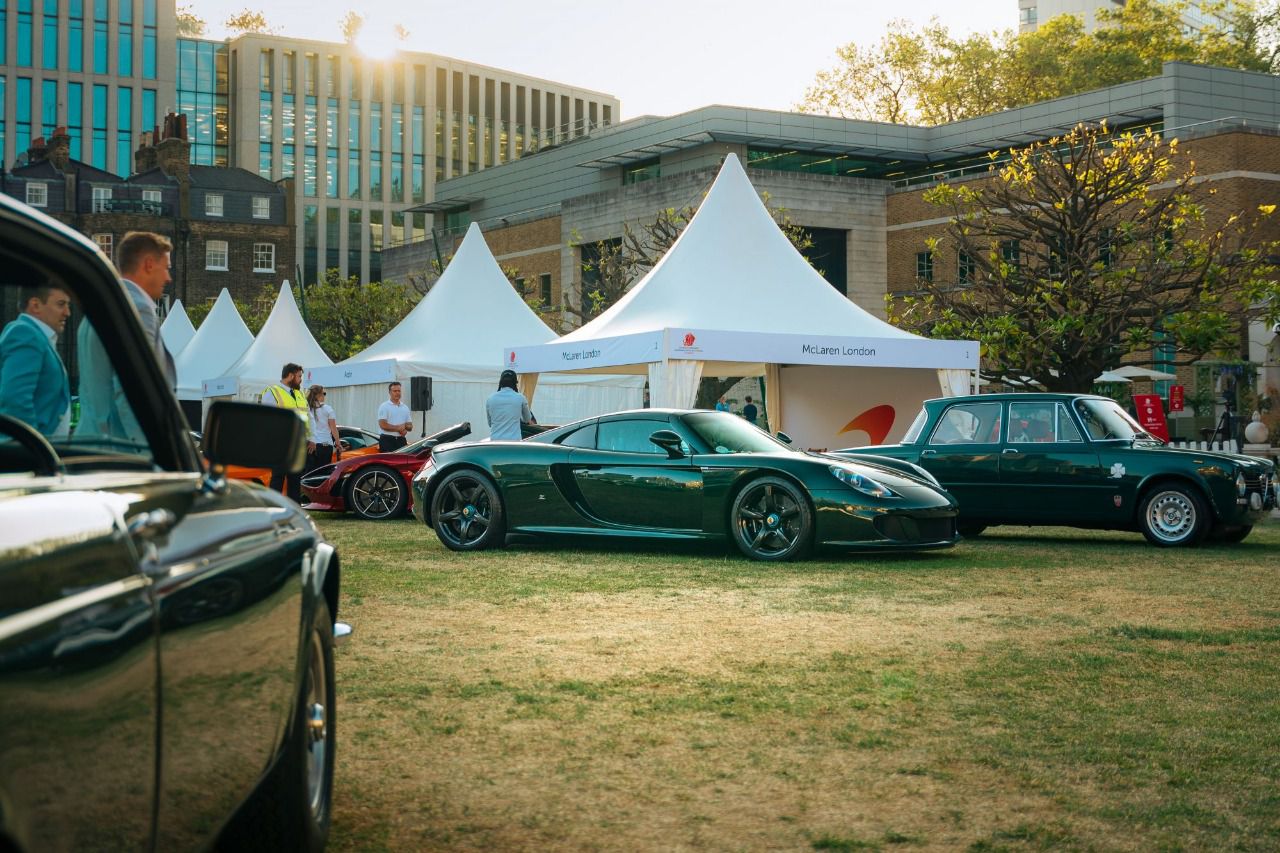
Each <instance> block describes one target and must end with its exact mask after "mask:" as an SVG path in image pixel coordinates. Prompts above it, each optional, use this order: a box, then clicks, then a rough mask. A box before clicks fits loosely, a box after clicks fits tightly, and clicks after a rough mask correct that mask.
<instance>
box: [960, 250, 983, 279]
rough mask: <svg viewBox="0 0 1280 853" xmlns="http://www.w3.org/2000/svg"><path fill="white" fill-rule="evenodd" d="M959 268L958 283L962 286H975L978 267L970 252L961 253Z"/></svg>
mask: <svg viewBox="0 0 1280 853" xmlns="http://www.w3.org/2000/svg"><path fill="white" fill-rule="evenodd" d="M957 267H958V268H957V270H956V281H958V282H959V283H960V284H973V282H974V280H975V279H976V278H977V274H978V265H977V264H976V263H975V262H974V260H973V255H970V254H969V253H968V252H961V253H960V256H959V258H958V263H957Z"/></svg>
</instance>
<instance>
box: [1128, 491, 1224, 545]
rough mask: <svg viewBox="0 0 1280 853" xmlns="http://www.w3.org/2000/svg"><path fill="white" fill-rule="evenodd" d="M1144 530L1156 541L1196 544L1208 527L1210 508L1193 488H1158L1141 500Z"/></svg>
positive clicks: (1151, 540)
mask: <svg viewBox="0 0 1280 853" xmlns="http://www.w3.org/2000/svg"><path fill="white" fill-rule="evenodd" d="M1141 520H1142V532H1143V534H1144V535H1145V536H1146V537H1147V541H1148V542H1150V543H1152V544H1153V545H1159V546H1162V547H1173V546H1182V545H1195V544H1197V543H1198V542H1199V541H1200V540H1201V539H1202V538H1203V537H1204V533H1205V531H1206V529H1207V528H1208V522H1209V518H1208V509H1207V507H1206V506H1205V504H1204V501H1203V500H1202V499H1201V497H1200V496H1199V495H1198V494H1196V492H1194V491H1193V490H1191V489H1190V488H1184V487H1182V486H1165V487H1163V488H1157V489H1156V490H1155V491H1153V492H1152V493H1151V494H1150V495H1148V496H1147V498H1146V499H1145V501H1144V502H1143V504H1142V512H1141Z"/></svg>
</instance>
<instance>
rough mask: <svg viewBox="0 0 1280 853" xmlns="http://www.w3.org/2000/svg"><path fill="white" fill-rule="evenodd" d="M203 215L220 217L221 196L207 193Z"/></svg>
mask: <svg viewBox="0 0 1280 853" xmlns="http://www.w3.org/2000/svg"><path fill="white" fill-rule="evenodd" d="M204 215H205V216H221V215H222V194H221V193H207V194H206V195H205V197H204Z"/></svg>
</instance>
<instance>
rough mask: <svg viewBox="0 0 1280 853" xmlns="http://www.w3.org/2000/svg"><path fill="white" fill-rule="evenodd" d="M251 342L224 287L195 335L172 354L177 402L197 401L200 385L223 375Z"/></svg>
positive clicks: (246, 328) (249, 333)
mask: <svg viewBox="0 0 1280 853" xmlns="http://www.w3.org/2000/svg"><path fill="white" fill-rule="evenodd" d="M252 343H253V334H252V333H251V332H250V331H249V327H248V326H246V325H245V324H244V320H242V319H241V318H240V312H239V311H237V310H236V305H235V303H234V302H233V301H232V300H231V294H230V293H228V292H227V289H226V288H225V287H224V288H223V289H222V292H221V293H219V294H218V299H217V301H216V302H214V303H213V308H212V309H211V310H210V311H209V313H208V315H207V316H206V317H205V318H204V322H203V323H201V324H200V328H199V329H198V330H197V331H196V333H195V336H194V337H192V338H191V340H190V341H188V342H187V345H186V346H185V347H183V348H182V352H180V353H175V354H174V359H173V361H174V369H175V370H176V371H177V374H178V389H177V391H178V399H179V400H199V399H200V396H201V394H200V391H201V387H200V385H201V382H203V381H204V380H205V379H207V378H208V377H210V376H221V375H222V374H223V373H225V372H226V370H227V368H228V367H230V366H231V365H232V364H233V363H234V362H235V361H236V359H238V358H239V357H240V356H241V355H243V354H244V351H245V350H247V349H248V348H249V345H250V344H252ZM171 352H172V350H171Z"/></svg>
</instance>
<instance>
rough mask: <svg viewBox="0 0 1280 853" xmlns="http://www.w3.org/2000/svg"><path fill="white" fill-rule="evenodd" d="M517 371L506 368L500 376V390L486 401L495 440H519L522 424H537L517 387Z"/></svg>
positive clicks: (490, 433) (486, 413)
mask: <svg viewBox="0 0 1280 853" xmlns="http://www.w3.org/2000/svg"><path fill="white" fill-rule="evenodd" d="M517 384H518V383H517V381H516V372H515V371H514V370H504V371H502V375H501V376H499V377H498V390H497V391H494V392H493V393H492V394H490V395H489V399H487V400H485V402H484V412H485V415H486V416H487V417H488V419H489V438H490V439H491V440H493V441H519V440H520V439H521V437H522V436H521V435H520V425H521V424H536V423H537V420H535V419H534V417H533V412H532V411H530V410H529V403H528V401H526V400H525V398H524V395H523V394H521V393H520V391H519V390H518V388H517Z"/></svg>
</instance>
